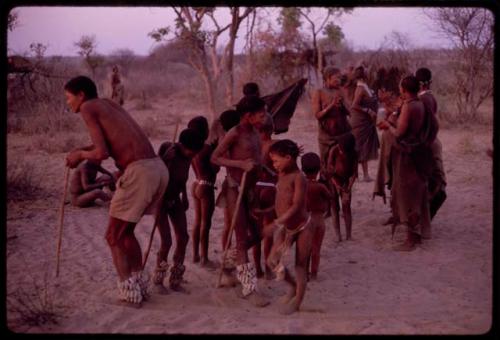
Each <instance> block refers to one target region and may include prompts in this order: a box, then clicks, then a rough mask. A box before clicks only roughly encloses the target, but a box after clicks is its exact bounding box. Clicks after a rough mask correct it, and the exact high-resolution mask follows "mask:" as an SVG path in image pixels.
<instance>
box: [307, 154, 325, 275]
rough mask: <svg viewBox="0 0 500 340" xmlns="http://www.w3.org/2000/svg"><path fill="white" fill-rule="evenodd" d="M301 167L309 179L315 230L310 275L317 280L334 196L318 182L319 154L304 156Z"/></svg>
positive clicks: (309, 266) (308, 200) (308, 187)
mask: <svg viewBox="0 0 500 340" xmlns="http://www.w3.org/2000/svg"><path fill="white" fill-rule="evenodd" d="M301 166H302V171H303V172H304V174H305V175H306V178H307V200H306V202H307V211H309V212H310V213H311V224H312V228H313V230H314V235H313V241H312V249H311V257H310V259H311V260H310V261H309V264H308V268H310V269H309V271H308V275H310V278H311V280H316V278H317V276H318V267H319V258H320V253H321V244H322V243H323V238H324V236H325V214H326V213H327V212H328V210H329V208H330V204H329V203H330V201H331V199H332V194H331V193H330V191H329V190H328V188H327V187H326V185H324V184H323V183H321V182H318V181H317V177H318V174H319V171H320V169H321V160H320V158H319V156H318V155H317V154H315V153H314V152H308V153H306V154H304V155H302V158H301Z"/></svg>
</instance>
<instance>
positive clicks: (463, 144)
mask: <svg viewBox="0 0 500 340" xmlns="http://www.w3.org/2000/svg"><path fill="white" fill-rule="evenodd" d="M458 150H459V151H460V153H461V154H463V155H471V154H474V153H475V152H476V151H477V148H476V144H475V143H474V140H473V137H472V135H471V134H468V133H467V134H464V135H463V136H462V137H461V138H460V140H459V141H458Z"/></svg>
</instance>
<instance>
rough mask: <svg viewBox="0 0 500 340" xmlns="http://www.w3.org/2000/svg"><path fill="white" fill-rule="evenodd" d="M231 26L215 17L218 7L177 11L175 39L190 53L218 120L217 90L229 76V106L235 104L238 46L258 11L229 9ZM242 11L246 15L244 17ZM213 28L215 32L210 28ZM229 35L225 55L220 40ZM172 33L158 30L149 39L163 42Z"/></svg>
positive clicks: (210, 107)
mask: <svg viewBox="0 0 500 340" xmlns="http://www.w3.org/2000/svg"><path fill="white" fill-rule="evenodd" d="M228 9H229V11H230V14H231V22H229V23H227V24H222V23H221V21H220V20H219V19H217V18H216V17H215V11H216V10H217V9H216V8H215V7H173V10H174V12H175V14H176V27H175V36H176V38H177V39H178V40H179V41H181V42H183V43H184V44H185V46H186V47H188V50H189V51H190V53H189V55H188V59H189V64H190V65H191V66H192V67H193V68H194V69H196V70H197V71H198V73H199V74H200V76H201V78H202V79H203V83H204V84H205V92H206V94H207V99H208V110H209V111H210V112H211V113H212V119H214V118H215V115H216V112H217V108H216V88H217V85H218V84H219V81H220V80H221V78H222V75H223V74H224V73H225V74H226V76H227V82H226V104H227V105H231V104H232V103H233V87H234V78H233V59H234V46H235V41H236V37H237V33H238V30H239V28H240V25H241V22H242V21H243V20H245V18H247V17H248V16H249V15H250V13H252V11H254V10H255V9H254V8H252V7H247V8H245V9H241V8H240V7H229V8H228ZM240 11H243V12H242V13H240ZM209 24H211V25H212V27H211V28H206V26H208V25H209ZM226 31H227V32H228V34H229V40H228V42H227V43H226V45H224V47H223V49H222V53H219V47H220V45H219V42H220V41H219V38H220V37H221V35H222V34H223V33H224V32H226ZM170 32H171V30H170V28H169V27H163V28H159V29H156V30H154V31H152V32H150V33H149V36H150V37H151V38H153V39H155V40H156V41H162V40H163V39H165V38H166V37H167V36H168V35H169V33H170Z"/></svg>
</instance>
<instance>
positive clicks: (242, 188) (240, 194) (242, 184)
mask: <svg viewBox="0 0 500 340" xmlns="http://www.w3.org/2000/svg"><path fill="white" fill-rule="evenodd" d="M246 178H247V172H246V171H245V172H244V173H243V176H242V177H241V182H240V187H239V192H238V198H237V199H236V208H235V210H234V212H233V218H232V219H231V226H230V227H229V234H228V237H227V241H226V245H225V247H224V255H223V256H222V262H221V265H220V272H219V277H218V279H217V283H216V285H215V288H219V287H220V280H221V278H222V272H223V271H224V261H226V256H227V252H228V250H229V243H231V236H232V233H233V229H234V225H235V224H236V219H237V217H238V212H239V211H240V205H241V200H242V198H243V192H244V191H245V186H246Z"/></svg>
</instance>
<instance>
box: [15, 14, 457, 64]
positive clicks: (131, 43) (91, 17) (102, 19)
mask: <svg viewBox="0 0 500 340" xmlns="http://www.w3.org/2000/svg"><path fill="white" fill-rule="evenodd" d="M14 10H15V11H18V13H19V25H18V26H17V27H16V28H15V29H14V31H12V32H8V37H7V47H8V49H9V50H8V52H9V54H23V53H25V52H27V51H28V50H29V45H30V44H31V43H33V42H35V43H42V44H45V45H48V49H47V52H46V55H73V56H76V55H77V53H76V50H77V49H76V47H75V46H74V42H76V41H77V40H79V38H80V37H81V36H83V35H95V36H96V41H97V52H98V53H101V54H109V53H111V52H113V51H114V50H116V49H120V48H128V49H131V50H133V51H134V52H135V53H136V54H138V55H147V54H149V52H150V51H151V49H152V48H153V47H154V46H155V43H154V42H153V40H152V39H151V38H149V37H148V35H147V34H148V33H149V32H150V31H152V30H153V29H155V28H159V27H163V26H171V27H172V28H173V27H174V21H173V19H174V13H173V11H172V9H170V8H168V7H128V8H127V7H18V8H16V9H14ZM278 11H279V8H270V7H268V8H267V14H266V15H265V16H264V17H265V18H271V22H272V23H273V24H274V25H276V17H277V13H278ZM217 12H218V11H216V13H217ZM219 15H220V18H222V19H225V18H228V15H225V10H220V14H219ZM335 23H336V24H337V25H339V26H341V27H342V30H343V32H344V35H345V39H346V40H347V41H348V42H349V43H350V44H351V46H352V47H354V48H355V49H361V48H363V49H366V48H369V49H376V48H378V47H379V46H380V44H381V43H382V41H383V40H384V37H385V36H387V35H388V34H389V33H391V32H392V31H398V32H401V33H403V34H406V35H407V36H408V37H409V38H410V41H411V44H412V45H414V46H416V47H421V46H424V44H426V46H427V47H444V46H450V44H449V42H448V41H446V40H445V39H443V38H441V37H439V36H438V35H437V34H436V32H433V31H432V29H431V25H430V23H429V21H428V20H427V19H426V18H425V17H424V16H423V15H422V8H402V7H393V8H389V7H378V8H377V7H357V8H356V9H355V10H354V11H353V12H352V14H349V15H344V16H342V17H341V18H340V19H335ZM306 24H307V23H305V22H304V25H303V26H306ZM245 27H246V23H245V22H244V23H243V24H242V27H241V29H240V33H239V36H240V37H241V38H240V39H238V41H237V44H236V51H237V52H239V51H241V49H242V47H243V45H244V40H243V38H244V32H245Z"/></svg>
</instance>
